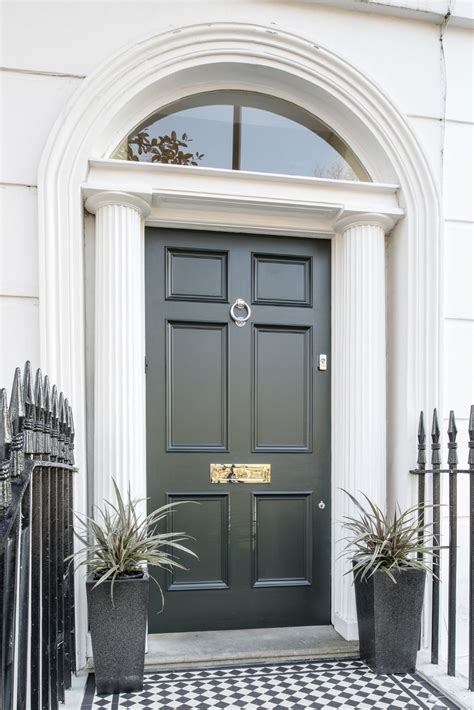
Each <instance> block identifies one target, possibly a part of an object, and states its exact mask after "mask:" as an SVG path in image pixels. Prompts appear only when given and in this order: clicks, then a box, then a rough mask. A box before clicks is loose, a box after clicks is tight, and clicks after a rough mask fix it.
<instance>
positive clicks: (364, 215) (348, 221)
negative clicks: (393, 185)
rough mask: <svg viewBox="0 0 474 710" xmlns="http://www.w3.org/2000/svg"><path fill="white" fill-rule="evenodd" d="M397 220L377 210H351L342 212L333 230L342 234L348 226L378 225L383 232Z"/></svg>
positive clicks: (391, 227) (390, 227) (388, 230)
mask: <svg viewBox="0 0 474 710" xmlns="http://www.w3.org/2000/svg"><path fill="white" fill-rule="evenodd" d="M396 222H397V218H396V217H392V216H391V215H388V214H382V213H378V212H352V213H350V214H343V215H342V216H341V217H339V219H338V220H336V222H335V223H334V231H335V232H336V233H338V234H342V233H343V232H345V231H346V230H347V229H349V228H350V227H367V226H373V227H380V228H381V229H383V231H384V232H385V233H387V232H390V230H391V229H393V227H394V226H395V223H396Z"/></svg>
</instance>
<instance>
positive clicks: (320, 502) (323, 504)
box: [318, 500, 326, 510]
mask: <svg viewBox="0 0 474 710" xmlns="http://www.w3.org/2000/svg"><path fill="white" fill-rule="evenodd" d="M325 507H326V503H325V502H324V501H323V500H320V501H319V503H318V508H319V510H324V508H325Z"/></svg>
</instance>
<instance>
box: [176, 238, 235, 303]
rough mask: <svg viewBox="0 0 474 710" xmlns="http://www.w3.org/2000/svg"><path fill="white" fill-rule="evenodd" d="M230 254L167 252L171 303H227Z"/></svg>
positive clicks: (185, 251)
mask: <svg viewBox="0 0 474 710" xmlns="http://www.w3.org/2000/svg"><path fill="white" fill-rule="evenodd" d="M227 262H228V258H227V252H225V251H210V250H206V249H178V248H168V249H167V250H166V298H167V300H169V301H214V302H225V301H227V281H228V275H227Z"/></svg>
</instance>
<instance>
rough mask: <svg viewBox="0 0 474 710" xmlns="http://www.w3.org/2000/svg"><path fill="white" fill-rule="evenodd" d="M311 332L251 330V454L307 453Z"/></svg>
mask: <svg viewBox="0 0 474 710" xmlns="http://www.w3.org/2000/svg"><path fill="white" fill-rule="evenodd" d="M311 332H312V331H311V328H310V327H293V326H258V325H257V326H255V327H254V333H253V424H254V426H253V431H254V450H255V451H275V452H276V451H287V452H292V451H311V430H312V368H311V358H312V356H311Z"/></svg>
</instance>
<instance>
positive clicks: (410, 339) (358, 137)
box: [38, 23, 442, 667]
mask: <svg viewBox="0 0 474 710" xmlns="http://www.w3.org/2000/svg"><path fill="white" fill-rule="evenodd" d="M256 64H258V65H259V72H255V65H256ZM197 85H199V87H200V91H202V90H213V89H220V88H226V89H230V88H235V89H240V90H250V91H260V92H264V93H265V92H267V93H269V94H271V95H273V96H280V97H281V98H283V99H286V100H288V101H292V102H293V103H297V104H299V105H300V106H302V107H304V108H306V109H307V110H308V111H310V112H312V113H314V114H316V115H319V117H320V118H322V119H323V120H324V121H325V122H326V123H328V124H329V125H331V126H333V127H334V128H335V130H337V131H338V133H339V134H340V135H341V136H342V137H343V138H344V139H345V140H346V141H347V143H348V144H349V145H351V146H352V147H353V148H354V150H355V151H356V153H357V154H358V156H359V158H360V159H361V160H362V161H363V162H364V164H365V165H366V166H367V168H368V169H369V172H370V173H371V175H372V176H373V178H374V179H375V180H376V181H377V182H375V183H371V184H368V183H352V184H348V183H336V182H335V181H328V180H319V179H316V178H314V179H312V178H294V179H293V178H287V177H286V176H281V175H280V176H259V175H255V174H248V173H247V174H246V173H235V174H226V173H227V171H208V172H207V174H206V173H205V172H202V171H204V170H205V169H204V168H197V169H195V170H199V174H198V173H197V172H195V170H194V169H193V168H182V169H181V171H179V172H177V173H175V172H174V171H172V170H167V171H165V170H164V169H166V168H168V167H170V166H159V165H155V166H154V167H155V168H156V170H155V171H153V175H154V177H153V179H154V180H156V181H158V182H159V181H160V180H161V191H160V189H155V190H153V189H150V187H149V185H148V182H149V180H150V175H148V174H147V170H149V168H148V166H145V165H141V164H138V165H134V164H131V163H129V164H125V165H119V161H114V165H113V166H112V165H110V168H111V175H112V174H114V179H112V180H111V181H110V182H109V181H107V180H105V179H104V174H103V173H102V176H101V175H100V174H99V173H98V172H97V171H95V172H94V170H95V168H96V167H97V165H96V162H97V161H96V160H95V159H99V160H101V159H102V158H104V157H106V156H108V155H110V154H111V151H112V150H113V148H115V146H116V145H117V144H118V143H119V142H120V140H121V139H122V138H123V136H124V135H127V134H128V132H129V130H130V127H131V126H133V125H137V123H139V121H140V120H141V119H142V118H143V117H145V116H147V115H149V114H150V113H151V112H152V111H153V110H156V109H157V108H159V105H160V104H161V105H163V104H166V103H168V102H169V101H170V100H176V99H177V98H181V97H182V96H184V95H189V94H191V93H192V92H193V90H195V89H194V87H196V86H197ZM157 97H159V98H158V100H157ZM92 159H94V160H92ZM134 168H135V169H134ZM92 177H94V180H95V182H92V181H91V178H92ZM85 180H86V181H87V183H86V185H85V183H84V181H85ZM171 180H172V181H173V182H174V183H176V181H177V180H181V182H182V184H181V193H180V194H178V195H176V193H174V195H173V194H170V192H168V193H167V192H166V187H167V186H168V187H169V186H170V182H171ZM266 181H269V183H270V187H271V189H267V187H268V185H267V187H265V185H266ZM221 185H222V189H221V187H220V186H221ZM38 187H39V190H38V195H39V218H38V222H39V264H40V340H41V366H42V367H43V368H44V369H45V370H46V371H47V372H48V373H49V374H50V376H51V377H53V378H54V379H55V380H56V381H58V383H59V384H60V386H61V387H62V388H63V389H64V390H65V391H67V392H68V393H71V398H72V401H73V404H74V409H75V413H76V417H77V422H76V423H77V427H76V428H77V440H76V453H77V461H78V465H79V466H80V469H81V472H82V473H81V476H78V477H77V478H76V483H75V500H76V508H77V510H78V511H80V512H86V511H87V510H88V504H87V496H88V491H89V495H90V492H91V491H92V490H93V483H94V465H93V463H92V455H93V448H94V447H93V444H92V442H90V441H89V442H88V441H87V436H86V431H87V429H88V427H87V423H88V421H90V420H91V418H93V415H94V411H95V409H94V405H92V407H91V401H92V399H91V396H90V394H91V393H90V387H89V378H90V377H91V376H92V369H90V368H89V369H87V370H86V361H87V362H88V363H89V365H90V360H89V361H88V352H90V351H93V349H94V344H93V338H91V337H90V330H89V333H88V330H87V328H90V324H89V325H88V326H87V327H86V317H85V316H86V311H87V308H88V306H87V303H86V297H87V299H89V301H90V300H91V299H93V297H94V290H93V286H92V285H91V284H90V281H89V280H88V279H87V269H86V260H87V256H86V259H85V258H84V229H85V230H86V243H87V235H88V234H91V233H92V234H93V233H94V230H95V226H94V220H93V218H90V217H86V216H85V212H84V209H83V197H82V196H81V191H82V188H83V187H84V188H85V192H84V193H83V196H85V197H89V198H90V197H91V196H92V195H93V193H94V192H95V193H98V192H100V191H103V190H107V191H110V190H117V189H120V191H121V194H122V197H121V201H122V202H121V204H122V205H125V206H128V208H133V209H135V210H139V212H140V214H141V215H145V214H146V213H147V212H148V211H149V210H150V208H151V213H150V222H149V223H150V224H159V223H160V222H159V220H160V217H158V218H157V219H158V221H156V219H155V218H156V211H157V210H159V206H160V204H161V208H162V210H163V211H162V218H163V219H164V217H165V216H166V217H167V222H166V224H167V226H172V224H173V223H174V224H175V225H176V226H185V225H183V223H182V221H181V216H180V214H178V212H179V209H181V207H182V206H183V204H186V205H187V207H188V209H187V224H186V226H188V227H189V226H191V224H194V226H195V228H197V229H198V228H199V226H200V225H203V227H201V228H205V229H220V230H222V231H225V230H230V231H234V230H235V231H252V232H254V233H257V234H258V233H265V229H266V226H268V225H270V227H271V229H270V233H271V234H274V235H275V234H277V232H276V228H277V227H278V225H279V228H280V229H281V230H282V231H281V233H282V234H285V235H287V236H291V234H292V233H295V231H296V234H295V236H314V237H316V236H318V237H322V238H332V239H333V243H334V245H335V248H334V249H333V253H334V258H333V269H332V277H333V299H332V308H333V348H334V347H337V348H339V345H340V343H339V340H340V337H341V333H340V332H339V331H338V329H337V328H334V325H335V324H336V325H337V324H338V322H339V317H340V316H341V315H343V313H342V312H341V308H342V307H343V304H341V301H340V296H341V295H342V292H343V289H342V286H343V283H341V276H344V274H345V271H344V265H345V260H344V259H345V255H344V249H343V240H342V234H341V233H339V234H337V235H335V231H334V228H335V226H336V222H337V217H340V216H342V215H344V214H345V215H346V216H348V217H349V218H350V219H352V220H353V218H354V216H357V213H359V216H360V213H361V212H363V213H365V215H366V220H367V219H369V221H370V217H369V216H368V215H367V212H368V211H369V212H376V213H377V215H378V216H379V218H380V215H384V216H385V218H386V219H385V222H384V224H383V225H382V227H381V228H382V229H389V228H390V226H393V222H394V220H393V219H390V218H393V217H395V219H396V218H397V217H400V216H401V213H402V212H403V211H404V213H405V218H404V219H402V220H401V221H400V222H399V223H398V224H397V226H396V227H395V229H393V230H392V233H391V238H390V240H389V244H388V249H387V255H386V266H387V278H388V293H389V300H388V310H387V312H388V321H387V323H388V332H387V358H388V366H389V373H390V375H389V377H388V379H387V384H386V387H384V388H383V390H384V392H383V394H384V395H385V391H386V392H387V404H388V408H387V412H388V417H389V420H390V432H389V434H390V436H389V439H388V449H387V453H388V461H389V467H388V474H387V473H386V471H385V468H383V470H378V471H377V472H376V473H375V475H376V476H377V477H378V478H381V479H383V485H384V486H385V485H386V483H387V481H388V486H389V489H388V494H389V499H390V500H391V501H392V502H393V500H394V499H395V498H396V497H398V498H399V501H400V503H401V504H402V505H403V504H404V503H405V502H407V501H408V500H409V499H410V496H412V495H413V491H412V490H411V489H410V486H409V484H408V480H409V477H408V474H407V473H406V471H408V468H409V451H408V450H407V441H408V442H411V443H412V444H413V446H414V444H415V441H414V437H413V436H410V435H408V434H407V432H410V431H416V425H415V419H416V413H417V411H419V409H420V408H424V409H429V408H430V407H432V406H433V404H434V403H439V390H440V387H439V377H440V375H439V373H440V360H441V343H442V330H441V328H442V321H441V307H440V294H441V289H442V272H441V268H440V256H439V255H440V251H441V230H440V219H441V209H440V197H439V192H438V189H437V187H436V180H435V178H434V177H433V174H432V170H431V168H430V166H429V161H428V160H427V158H426V156H425V154H424V152H423V149H422V148H421V146H420V144H419V142H418V140H417V139H416V137H415V135H414V134H413V132H412V130H411V127H410V125H409V122H408V120H407V118H406V117H405V116H404V115H403V113H402V112H401V111H400V110H399V109H398V108H397V107H396V106H395V105H394V103H393V102H392V100H391V98H390V97H389V96H388V95H387V94H385V92H384V91H383V90H382V89H381V88H380V87H379V86H378V85H377V84H376V83H374V82H373V81H372V80H371V78H370V77H369V76H367V75H366V74H365V73H364V72H362V71H360V70H359V69H358V68H357V67H356V66H354V65H353V64H351V63H350V62H348V61H347V60H346V59H343V58H342V57H340V56H338V55H337V54H336V53H335V52H334V51H332V50H330V49H325V48H324V47H323V46H322V45H321V44H320V42H319V41H318V43H317V45H315V42H314V38H306V37H304V36H299V35H296V34H292V33H290V32H285V31H284V30H281V29H280V28H278V29H277V30H276V29H275V27H272V26H268V27H267V26H263V25H257V24H255V23H245V24H244V23H203V24H197V25H192V26H188V27H186V26H182V27H179V28H171V29H168V30H165V31H164V32H160V33H157V34H154V35H153V36H149V37H146V38H145V39H144V40H143V41H141V42H136V41H134V42H133V43H132V44H130V45H129V46H128V47H125V49H121V50H120V51H119V52H117V53H116V54H115V55H114V56H113V57H110V58H107V60H106V61H105V62H104V63H103V64H102V65H101V66H100V67H98V68H97V69H96V70H95V71H94V72H92V73H91V75H90V76H89V77H88V78H87V79H86V80H85V81H84V82H83V83H82V84H81V86H80V88H79V89H78V91H77V92H76V94H75V96H74V97H73V99H72V101H71V102H70V104H69V105H68V107H67V109H66V110H65V112H64V113H63V114H62V115H61V116H60V117H59V118H58V121H57V123H56V125H55V126H54V128H53V130H52V132H51V135H50V137H49V140H48V142H47V145H46V148H45V150H44V153H43V156H42V160H41V164H40V168H39V175H38ZM209 190H210V192H209ZM124 191H125V193H126V194H125V195H124ZM171 192H172V191H171ZM388 193H389V194H388ZM139 195H141V197H138V196H139ZM143 196H144V197H145V200H144V199H143ZM174 197H177V198H178V201H180V202H179V207H177V203H176V201H175V203H174V213H173V209H172V207H173V198H174ZM116 199H117V200H118V199H119V198H118V196H117V195H116ZM170 199H171V202H170ZM385 199H386V200H387V202H386V203H385V204H386V206H387V211H385V210H384V208H383V203H384V200H385ZM99 202H100V200H99ZM89 207H91V204H89ZM394 208H395V209H396V210H398V212H397V213H396V214H393V209H394ZM401 208H403V209H401ZM92 211H94V209H92ZM137 214H138V213H137ZM216 215H217V216H216ZM141 220H142V222H143V216H141ZM206 222H207V223H206ZM379 222H380V219H379ZM357 226H361V225H360V224H359V225H357V224H354V227H357ZM371 226H373V224H372V225H371ZM142 228H143V224H141V226H140V229H142ZM338 228H339V229H340V230H343V231H344V229H347V231H348V232H349V231H350V230H351V225H350V224H349V225H348V224H347V222H346V225H345V226H344V223H343V222H339V226H338ZM346 265H347V264H346ZM58 275H60V277H59V276H58ZM384 300H385V299H383V301H384ZM334 314H336V316H335V315H334ZM427 323H428V324H429V325H430V327H426V324H427ZM86 346H87V347H86ZM333 352H335V350H334V351H333ZM333 357H334V356H333ZM135 365H136V366H138V362H137V363H135ZM346 365H347V362H337V357H336V360H334V363H333V368H335V369H333V382H334V380H335V379H336V377H335V373H336V371H338V368H342V369H344V367H346ZM140 368H142V362H141V363H140ZM346 374H347V373H346ZM341 387H342V391H336V390H337V388H336V389H335V390H333V422H334V421H335V417H334V413H335V409H334V408H336V410H337V408H338V407H341V406H344V405H343V403H344V401H346V400H345V397H346V395H348V394H350V390H351V382H350V381H349V380H348V379H347V378H346V379H343V381H342V383H341ZM134 414H136V412H135V413H134ZM120 415H121V416H132V415H131V414H130V413H128V414H127V413H126V412H123V413H120ZM138 416H139V417H140V416H141V413H140V412H138ZM356 424H357V426H355V425H356ZM384 424H385V418H384ZM347 428H348V429H349V430H350V432H351V436H352V434H353V435H354V436H353V441H352V444H351V445H352V446H353V447H355V449H354V448H353V450H352V453H351V450H350V447H349V452H348V453H349V460H353V457H354V455H355V453H357V450H358V448H357V447H358V446H359V448H360V444H358V432H360V429H361V425H360V422H355V421H353V420H352V419H349V426H348V427H347ZM341 436H342V435H341V428H340V427H335V426H334V424H333V437H332V451H333V486H334V485H336V484H337V481H338V475H337V474H338V467H340V466H341V463H336V462H335V456H334V454H338V452H339V451H342V450H343V449H344V452H346V449H347V446H348V445H349V443H350V442H348V441H346V440H345V439H344V438H343V437H342V438H341ZM383 449H384V452H385V440H384V441H383ZM351 457H352V458H351ZM88 465H89V469H90V471H91V473H90V475H88V474H87V468H88ZM107 471H108V469H105V472H107ZM123 475H124V476H125V475H129V473H128V474H127V472H125V471H124V472H123ZM97 477H98V474H97V476H96V478H97ZM88 481H89V486H88ZM338 513H339V514H340V513H341V510H339V511H338V510H336V508H335V510H334V516H335V517H336V516H337V514H338ZM335 529H336V528H335ZM333 589H334V596H333V599H334V603H333V609H334V613H335V615H336V616H335V617H334V623H335V625H336V628H338V630H340V631H341V632H342V633H343V635H345V636H346V637H348V636H350V635H351V634H353V633H354V627H355V615H354V604H353V599H352V592H351V590H350V582H349V581H348V578H347V577H346V578H344V579H343V578H342V570H341V568H340V566H339V567H338V566H337V564H336V565H335V567H334V573H333ZM341 589H342V590H343V591H342V592H340V590H341ZM337 590H339V591H337ZM336 591H337V594H335V592H336ZM76 592H77V594H76V599H77V606H76V614H77V630H78V633H77V653H78V667H81V666H82V665H84V662H85V658H86V630H87V623H86V618H87V617H86V601H85V593H84V584H83V578H82V576H81V575H80V574H78V575H77V579H76ZM337 614H339V618H336V617H337Z"/></svg>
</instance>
